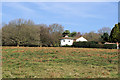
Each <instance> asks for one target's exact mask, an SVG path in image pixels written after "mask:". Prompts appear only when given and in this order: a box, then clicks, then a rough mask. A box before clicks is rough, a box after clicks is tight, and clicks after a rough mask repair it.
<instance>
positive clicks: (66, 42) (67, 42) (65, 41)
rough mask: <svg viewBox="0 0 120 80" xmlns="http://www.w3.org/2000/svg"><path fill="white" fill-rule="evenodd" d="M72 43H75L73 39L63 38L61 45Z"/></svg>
mask: <svg viewBox="0 0 120 80" xmlns="http://www.w3.org/2000/svg"><path fill="white" fill-rule="evenodd" d="M69 41H70V42H69ZM72 44H73V40H72V39H61V46H64V45H72Z"/></svg>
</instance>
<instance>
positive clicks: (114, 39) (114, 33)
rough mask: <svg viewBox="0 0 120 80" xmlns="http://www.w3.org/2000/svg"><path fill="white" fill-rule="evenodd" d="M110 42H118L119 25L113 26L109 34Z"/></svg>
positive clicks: (119, 35)
mask: <svg viewBox="0 0 120 80" xmlns="http://www.w3.org/2000/svg"><path fill="white" fill-rule="evenodd" d="M110 41H111V42H120V26H119V24H115V26H114V27H113V29H112V31H111V33H110Z"/></svg>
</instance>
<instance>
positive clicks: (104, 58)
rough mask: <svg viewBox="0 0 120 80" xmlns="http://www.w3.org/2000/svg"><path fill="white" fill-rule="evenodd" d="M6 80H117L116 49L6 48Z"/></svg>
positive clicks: (3, 58) (4, 74) (4, 72)
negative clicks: (60, 79)
mask: <svg viewBox="0 0 120 80" xmlns="http://www.w3.org/2000/svg"><path fill="white" fill-rule="evenodd" d="M2 61H3V65H2V66H3V68H2V69H3V73H2V74H3V78H104V77H105V78H107V77H109V78H117V77H118V64H117V63H118V53H117V50H116V49H92V48H91V49H90V48H63V47H19V48H18V47H3V48H2Z"/></svg>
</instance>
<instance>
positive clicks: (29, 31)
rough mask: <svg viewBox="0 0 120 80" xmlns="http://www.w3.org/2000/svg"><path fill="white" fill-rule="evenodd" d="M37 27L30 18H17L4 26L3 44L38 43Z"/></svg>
mask: <svg viewBox="0 0 120 80" xmlns="http://www.w3.org/2000/svg"><path fill="white" fill-rule="evenodd" d="M36 32H37V28H36V27H35V26H34V24H33V22H32V21H30V20H28V21H27V20H23V19H16V20H13V21H11V22H10V23H9V24H8V25H5V26H3V28H2V41H3V45H17V46H20V45H38V36H37V33H36Z"/></svg>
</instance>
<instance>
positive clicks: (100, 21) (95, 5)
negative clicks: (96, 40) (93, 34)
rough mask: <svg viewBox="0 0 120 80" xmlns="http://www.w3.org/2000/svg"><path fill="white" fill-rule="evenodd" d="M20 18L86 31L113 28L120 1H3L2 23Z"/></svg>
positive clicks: (116, 20) (116, 19)
mask: <svg viewBox="0 0 120 80" xmlns="http://www.w3.org/2000/svg"><path fill="white" fill-rule="evenodd" d="M18 18H22V19H31V20H32V21H34V22H35V23H36V24H47V25H49V24H53V23H58V24H61V25H63V26H64V29H65V30H66V29H68V30H70V31H71V32H72V31H77V32H82V33H85V32H90V31H97V30H98V29H100V28H102V27H110V28H113V26H114V25H115V24H117V23H118V2H3V3H2V22H3V23H8V22H9V21H11V20H14V19H18Z"/></svg>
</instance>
